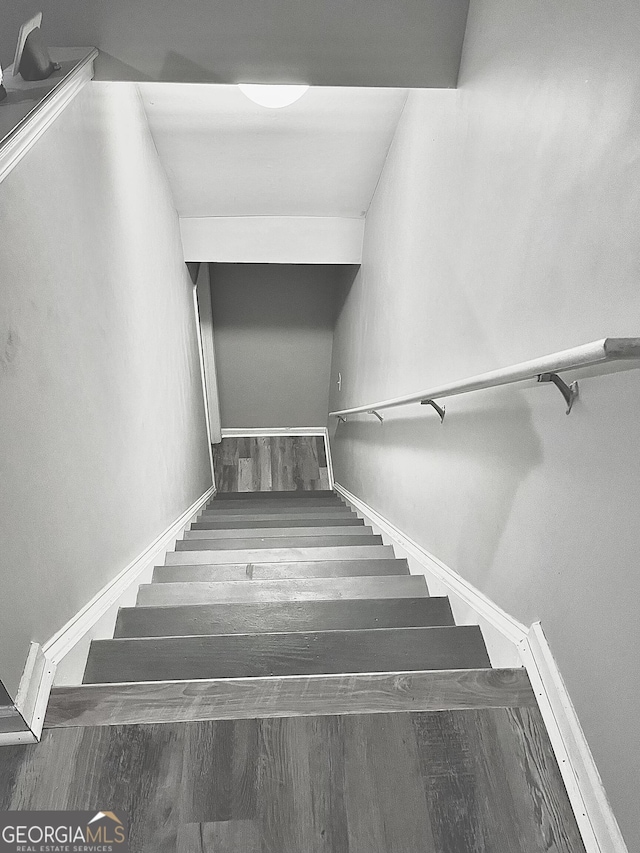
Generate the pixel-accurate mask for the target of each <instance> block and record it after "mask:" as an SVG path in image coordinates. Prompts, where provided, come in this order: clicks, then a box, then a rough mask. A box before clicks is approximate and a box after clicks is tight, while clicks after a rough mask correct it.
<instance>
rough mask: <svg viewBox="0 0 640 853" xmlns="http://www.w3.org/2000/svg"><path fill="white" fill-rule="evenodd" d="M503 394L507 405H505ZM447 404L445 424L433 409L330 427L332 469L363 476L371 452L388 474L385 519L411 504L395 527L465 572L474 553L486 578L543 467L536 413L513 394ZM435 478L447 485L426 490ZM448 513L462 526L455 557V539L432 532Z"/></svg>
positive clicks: (355, 418)
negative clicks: (522, 492) (517, 506)
mask: <svg viewBox="0 0 640 853" xmlns="http://www.w3.org/2000/svg"><path fill="white" fill-rule="evenodd" d="M504 394H508V395H509V399H508V401H505V400H504V398H503V401H500V399H499V397H500V396H501V395H504ZM491 398H493V399H491ZM514 398H515V399H514ZM446 403H447V409H448V411H447V414H446V416H445V421H444V423H443V424H440V421H439V418H438V416H437V414H436V413H435V412H434V411H432V410H431V409H430V408H425V407H421V408H420V407H417V408H420V410H419V411H416V407H415V406H414V407H410V408H406V409H395V410H392V409H390V410H385V411H383V412H382V414H383V416H384V422H383V423H380V422H379V421H377V420H376V419H374V417H373V416H372V415H366V414H365V415H362V414H360V415H351V416H350V418H349V419H348V420H347V422H346V423H339V422H338V423H332V424H331V425H330V433H331V439H332V453H333V456H334V466H335V468H336V470H338V471H341V470H350V471H352V472H357V471H358V470H362V466H361V463H364V461H365V459H366V458H367V457H369V458H371V455H372V452H373V456H374V457H375V458H376V459H377V460H378V462H379V464H380V465H381V466H382V467H383V469H384V470H379V471H378V477H379V480H380V482H384V483H385V490H386V492H387V494H386V495H385V499H384V500H383V501H381V502H377V503H376V504H375V506H376V507H380V509H381V511H382V512H383V514H384V513H385V510H384V504H385V503H386V504H387V506H393V507H404V506H405V504H406V503H407V502H408V501H410V502H411V505H410V506H406V507H405V511H402V510H401V511H399V513H398V515H397V517H395V518H394V517H392V516H391V515H389V518H390V520H391V521H392V522H394V523H395V524H397V525H398V526H399V527H400V528H401V529H403V530H404V531H405V532H406V533H407V534H408V535H410V536H414V537H415V538H416V539H418V541H421V542H422V543H423V544H425V545H426V546H427V547H428V548H429V549H430V550H431V551H432V552H433V553H435V554H437V555H438V556H440V557H442V558H445V557H447V558H448V559H449V560H451V561H452V564H453V565H454V566H457V565H465V558H464V554H465V552H466V551H467V550H470V551H473V562H474V564H475V567H476V570H477V572H478V575H477V576H480V577H482V576H484V575H486V574H487V573H488V572H489V571H490V570H491V566H492V565H493V564H494V558H495V554H496V552H497V550H498V546H499V544H500V540H501V538H502V535H503V531H504V529H505V528H506V526H507V524H508V519H509V516H510V513H511V508H512V506H513V502H514V499H515V496H516V494H517V492H518V489H519V488H520V485H521V484H522V483H523V482H524V481H525V480H526V479H527V478H528V477H529V475H530V473H531V472H532V471H533V470H534V469H535V468H536V467H538V466H539V465H540V464H541V463H542V458H543V455H542V445H541V442H540V440H539V437H538V435H537V433H536V430H535V427H534V424H533V421H532V417H531V409H530V407H529V406H528V405H527V403H526V402H525V401H524V400H523V399H522V396H521V395H514V392H513V389H500V390H496V391H492V392H485V393H484V395H483V399H482V400H481V399H480V398H477V404H476V405H475V406H474V407H473V408H471V407H470V405H469V401H468V400H467V401H463V400H462V399H461V398H450V399H448V400H447V401H446ZM471 405H472V406H473V405H474V404H473V403H471ZM463 406H466V408H463ZM335 420H336V419H333V418H332V421H335ZM378 450H380V452H377V451H378ZM394 472H395V473H394ZM430 478H433V481H434V482H437V483H439V484H441V485H440V489H439V491H437V492H435V491H434V490H433V489H432V488H427V486H428V480H429V479H430ZM442 484H444V487H443V485H442ZM344 485H345V486H347V488H349V490H350V491H353V492H354V493H355V494H363V493H365V494H366V493H367V492H368V491H369V489H367V488H366V487H365V485H364V484H363V483H362V482H357V481H354V480H353V479H351V480H350V481H349V482H348V483H345V484H344ZM418 501H419V502H420V503H421V505H420V506H416V503H417V502H418ZM406 510H409V511H408V512H406ZM443 511H444V512H447V513H448V515H449V517H450V519H451V520H452V521H453V520H454V519H455V521H456V524H457V531H456V535H455V537H453V542H454V543H455V545H454V547H455V549H456V550H455V553H454V555H451V547H452V541H451V539H450V538H448V539H447V541H440V539H439V538H438V533H437V531H436V530H434V529H430V526H429V518H430V517H434V518H436V517H438V516H439V515H441V513H442V512H443ZM416 517H418V518H420V519H422V522H421V526H422V529H421V530H415V529H413V530H412V529H411V528H410V526H407V520H408V519H409V518H411V519H414V520H415V519H416ZM434 537H435V538H434Z"/></svg>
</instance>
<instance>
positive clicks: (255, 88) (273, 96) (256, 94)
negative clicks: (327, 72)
mask: <svg viewBox="0 0 640 853" xmlns="http://www.w3.org/2000/svg"><path fill="white" fill-rule="evenodd" d="M238 88H239V89H240V91H241V92H242V94H243V95H245V96H246V97H247V98H249V100H250V101H253V103H254V104H260V106H261V107H269V108H270V109H274V110H277V109H280V108H281V107H288V106H290V105H291V104H295V102H296V101H298V100H300V98H301V97H302V96H303V95H304V93H305V92H306V91H307V89H308V88H309V87H308V86H288V85H287V86H271V85H267V84H264V83H238Z"/></svg>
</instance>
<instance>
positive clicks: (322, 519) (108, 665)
mask: <svg viewBox="0 0 640 853" xmlns="http://www.w3.org/2000/svg"><path fill="white" fill-rule="evenodd" d="M360 674H361V675H360ZM400 674H401V675H400ZM317 676H325V677H326V678H325V679H321V680H320V682H318V681H311V680H310V677H317ZM291 677H294V678H293V681H292V680H291ZM336 677H337V678H336ZM247 679H248V680H255V681H254V682H253V684H254V686H255V687H258V685H259V686H260V690H259V691H258V692H257V693H255V692H254V693H253V694H252V693H251V684H250V683H248V682H247V681H242V680H247ZM447 679H449V681H448V683H449V685H450V694H451V695H450V696H449V699H448V700H447V699H445V701H444V706H445V707H452V705H451V702H452V701H454V700H453V698H452V697H453V695H454V694H456V691H457V694H456V695H458V697H459V694H460V693H461V692H462V693H464V692H465V690H467V691H470V693H475V698H473V701H471V697H470V696H467V699H466V700H464V699H463V700H460V698H458V699H457V700H456V701H458V702H459V701H462V702H463V704H462V706H464V704H465V701H466V702H469V703H470V704H471V705H473V706H474V707H477V703H478V693H480V694H482V697H483V699H482V703H484V704H487V703H488V704H489V705H501V704H511V703H513V702H514V701H515V702H517V703H518V704H530V702H529V701H528V700H530V688H529V687H528V683H526V676H525V677H524V678H523V677H522V672H521V671H519V670H491V669H490V662H489V657H488V655H487V650H486V647H485V643H484V640H483V637H482V634H481V631H480V629H479V628H478V627H477V626H456V625H455V624H454V620H453V617H452V613H451V608H450V605H449V601H448V599H447V598H441V597H430V596H429V593H428V590H427V585H426V582H425V579H424V577H422V576H420V575H410V574H409V568H408V565H407V562H406V560H403V559H397V558H396V557H395V554H394V551H393V548H392V547H390V546H388V545H384V544H383V543H382V539H381V537H380V536H378V535H375V534H374V533H373V531H372V529H371V528H370V527H368V526H366V525H365V524H364V521H363V520H362V519H360V518H358V517H357V515H356V514H355V513H354V512H353V511H351V510H350V509H349V508H348V507H347V506H346V505H345V503H344V502H343V501H342V500H341V499H340V498H339V497H338V496H337V495H336V494H335V493H333V492H332V491H295V492H268V493H264V492H258V493H255V492H253V493H252V492H235V493H224V494H219V495H217V496H216V497H215V498H213V499H212V500H211V501H210V502H209V504H208V505H207V507H206V509H205V510H204V511H203V512H202V514H201V515H200V517H199V518H198V520H197V521H196V522H195V523H193V524H192V525H191V529H190V530H188V531H187V532H186V533H185V535H184V539H183V540H181V541H178V542H177V543H176V549H175V551H173V552H171V553H169V554H167V558H166V564H165V565H164V566H158V567H156V569H155V571H154V575H153V579H152V583H149V584H145V585H142V586H141V587H140V589H139V593H138V599H137V604H136V606H135V607H130V608H122V609H121V610H120V611H119V614H118V618H117V623H116V627H115V634H114V639H111V640H95V641H93V642H92V644H91V647H90V651H89V656H88V659H87V664H86V670H85V674H84V680H83V683H84V685H86V688H85V689H87V688H89V685H93V686H95V687H98V686H102V687H101V688H100V689H101V690H102V691H103V692H102V694H101V696H102V699H103V700H104V698H105V697H106V696H109V697H110V699H111V701H112V702H113V696H114V692H113V691H114V690H115V687H114V688H112V689H111V692H110V693H109V692H107V693H105V692H104V691H105V689H106V688H107V687H108V686H110V685H118V689H117V690H116V691H115V695H116V696H117V695H118V692H119V691H120V692H122V691H123V690H124V693H123V694H122V697H121V700H122V703H124V702H125V698H123V697H126V701H128V702H130V701H131V700H132V697H134V698H135V695H136V692H135V691H136V690H137V691H138V692H140V690H141V689H142V694H143V695H144V697H145V700H146V701H147V702H148V701H149V696H150V693H149V690H150V688H151V695H152V696H156V697H160V699H162V696H163V695H164V697H165V701H170V702H173V703H174V712H175V716H172V717H170V718H171V719H175V718H180V713H179V712H178V711H176V710H175V706H176V703H178V704H179V697H180V696H182V697H184V696H185V687H184V685H185V683H188V682H194V683H195V684H194V685H192V688H193V689H192V691H191V697H192V698H193V696H194V695H198V696H202V695H203V691H204V692H205V693H206V694H207V696H208V699H209V705H208V711H207V712H208V713H209V714H210V713H211V712H212V711H213V713H214V715H215V716H218V717H219V716H226V715H227V713H231V712H230V710H229V708H228V707H227V706H229V707H235V713H234V716H236V717H237V716H238V713H237V711H238V707H237V703H236V704H234V698H233V697H234V695H235V694H234V691H237V689H238V685H240V684H242V686H243V693H244V695H245V697H249V698H250V697H251V695H254V698H255V697H256V696H257V697H259V698H260V700H261V702H262V704H260V707H251V706H250V705H245V706H244V707H243V709H242V713H241V714H240V715H241V716H242V715H244V716H252V715H255V714H256V713H258V712H259V713H265V705H264V703H265V701H267V700H266V699H265V696H270V697H271V699H269V700H268V701H269V702H270V703H271V704H269V705H268V707H267V708H266V711H267V713H270V714H271V715H279V714H282V715H286V714H291V713H309V712H312V711H311V706H309V703H310V702H312V701H313V702H315V701H316V700H317V701H320V702H321V703H322V704H321V706H317V705H313V706H312V707H313V712H314V713H318V712H321V710H322V708H325V709H326V710H325V712H326V713H331V712H334V713H335V712H337V709H341V710H342V711H344V709H345V701H346V697H345V690H347V692H348V694H349V695H348V698H349V700H350V702H349V703H348V709H349V710H353V709H356V710H357V709H358V708H359V707H361V705H362V703H364V706H366V709H367V710H378V708H377V707H376V706H375V696H372V693H371V691H372V686H373V687H374V688H375V690H376V691H378V699H379V700H380V702H381V707H380V710H384V709H385V708H387V709H388V707H393V708H394V709H396V708H398V707H400V708H407V707H422V706H421V705H420V701H421V699H422V701H424V695H423V694H425V693H429V695H430V697H431V700H433V697H434V695H441V694H442V691H443V690H444V694H446V691H447V687H446V685H447ZM154 682H158V683H163V684H162V685H160V684H158V688H159V691H155V692H154V691H153V689H152V687H153V683H154ZM167 682H174V683H175V682H181V683H182V687H181V688H180V690H179V691H178V693H176V692H175V688H176V685H175V684H174V690H173V692H172V691H171V689H170V686H167ZM128 684H130V685H131V687H132V688H134V690H133V692H132V691H131V690H129V691H127V689H126V686H127V685H128ZM436 686H438V689H439V690H440V694H439V693H438V690H436V692H435V694H434V692H433V691H434V688H435V687H436ZM67 690H73V688H67ZM75 690H76V691H77V690H78V688H75ZM212 690H213V692H212ZM64 691H65V688H60V689H58V691H57V692H58V694H62V696H64ZM247 691H249V692H247ZM265 691H266V692H265ZM188 692H189V691H188V690H187V693H188ZM169 693H171V697H172V698H171V699H170V700H169V699H168V698H167V697H168V696H169ZM285 693H286V696H285V695H284V694H285ZM79 695H81V694H75V701H76V704H75V706H74V708H73V709H72V710H73V711H75V712H77V711H78V704H77V702H78V697H79ZM85 695H86V694H85ZM382 696H384V697H385V699H384V701H382V698H381V697H382ZM212 697H213V698H212ZM274 697H276V698H277V697H279V699H280V700H281V707H275V702H276V699H275V698H274ZM390 697H393V698H392V699H391V700H390ZM514 697H515V699H514ZM52 699H53V713H54V716H55V714H56V696H55V695H54V697H52ZM305 699H306V701H307V706H305V707H306V708H307V710H304V709H303V708H302V705H305ZM390 701H391V705H390V706H389V702H390ZM301 703H302V705H301ZM398 703H399V704H398ZM416 703H417V704H416ZM440 704H442V699H440ZM89 705H91V702H90V703H89ZM116 705H117V700H116ZM453 706H455V701H454V705H453ZM111 707H113V704H112V706H111ZM216 707H217V713H216V710H215V709H216ZM94 710H95V709H94ZM120 710H121V711H122V707H120ZM67 712H69V708H67ZM50 713H51V709H50ZM58 713H60V708H58ZM162 713H163V714H164V715H165V716H166V709H164V710H163V712H162ZM63 716H64V713H63ZM165 716H161V718H162V719H164V718H165ZM152 717H153V714H152ZM154 719H158V715H157V712H156V715H155V717H154ZM125 720H126V721H131V717H130V716H127V715H126V714H125ZM92 721H93V722H95V719H92ZM59 723H60V720H58V724H59ZM54 724H56V723H54ZM67 724H70V723H67Z"/></svg>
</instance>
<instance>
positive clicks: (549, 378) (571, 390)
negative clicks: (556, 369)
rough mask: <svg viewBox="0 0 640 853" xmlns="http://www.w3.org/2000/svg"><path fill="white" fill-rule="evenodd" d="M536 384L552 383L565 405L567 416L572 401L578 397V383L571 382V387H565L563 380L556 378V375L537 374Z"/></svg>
mask: <svg viewBox="0 0 640 853" xmlns="http://www.w3.org/2000/svg"><path fill="white" fill-rule="evenodd" d="M538 382H553V384H554V385H555V386H556V388H557V389H558V390H559V391H560V393H561V394H562V396H563V397H564V399H565V402H566V404H567V414H569V412H570V411H571V407H572V406H573V403H574V401H575V400H576V399H577V397H578V391H579V389H578V383H577V382H572V383H571V385H567V383H566V382H565V381H564V379H562V377H560V376H558V374H557V373H539V374H538Z"/></svg>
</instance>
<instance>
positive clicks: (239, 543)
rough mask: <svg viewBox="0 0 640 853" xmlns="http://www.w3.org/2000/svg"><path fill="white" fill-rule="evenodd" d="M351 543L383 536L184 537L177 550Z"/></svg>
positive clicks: (369, 541) (377, 542)
mask: <svg viewBox="0 0 640 853" xmlns="http://www.w3.org/2000/svg"><path fill="white" fill-rule="evenodd" d="M349 545H382V537H381V536H373V535H371V534H370V533H369V534H367V533H363V534H360V533H357V534H349V535H346V536H267V537H262V538H259V537H249V538H248V539H183V540H180V541H179V542H176V551H240V550H243V549H244V548H253V549H256V550H257V549H260V550H262V549H265V548H333V547H337V548H340V547H348V546H349Z"/></svg>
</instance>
